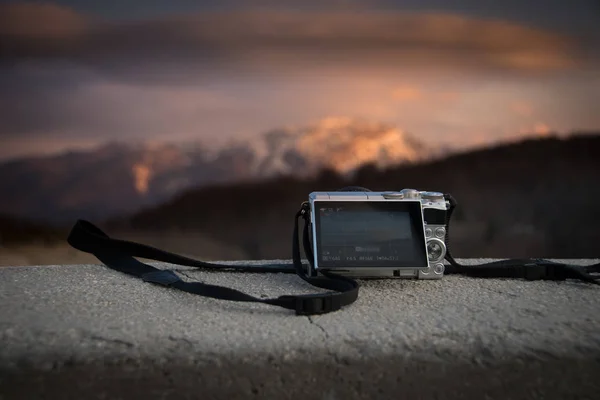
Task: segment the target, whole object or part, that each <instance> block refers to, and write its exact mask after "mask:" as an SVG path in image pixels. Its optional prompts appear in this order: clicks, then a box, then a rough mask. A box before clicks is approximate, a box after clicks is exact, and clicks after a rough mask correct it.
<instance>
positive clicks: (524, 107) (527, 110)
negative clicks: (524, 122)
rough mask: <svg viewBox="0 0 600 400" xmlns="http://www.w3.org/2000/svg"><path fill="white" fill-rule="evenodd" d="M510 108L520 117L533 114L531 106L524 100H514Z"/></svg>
mask: <svg viewBox="0 0 600 400" xmlns="http://www.w3.org/2000/svg"><path fill="white" fill-rule="evenodd" d="M510 109H511V110H512V111H513V112H514V113H515V114H517V115H519V116H522V117H531V116H533V106H532V105H531V104H530V103H528V102H526V101H515V102H513V103H511V104H510Z"/></svg>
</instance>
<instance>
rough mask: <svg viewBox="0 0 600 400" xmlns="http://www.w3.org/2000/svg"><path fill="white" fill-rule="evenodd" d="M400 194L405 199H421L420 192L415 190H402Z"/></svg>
mask: <svg viewBox="0 0 600 400" xmlns="http://www.w3.org/2000/svg"><path fill="white" fill-rule="evenodd" d="M400 193H402V194H403V195H404V198H405V199H419V198H420V197H421V192H419V191H418V190H416V189H402V190H401V191H400Z"/></svg>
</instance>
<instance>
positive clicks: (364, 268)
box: [309, 189, 450, 279]
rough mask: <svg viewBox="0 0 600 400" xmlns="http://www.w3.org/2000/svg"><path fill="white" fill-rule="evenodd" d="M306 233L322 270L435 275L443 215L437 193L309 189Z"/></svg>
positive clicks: (440, 259)
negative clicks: (307, 232)
mask: <svg viewBox="0 0 600 400" xmlns="http://www.w3.org/2000/svg"><path fill="white" fill-rule="evenodd" d="M309 203H310V238H311V243H312V252H313V256H314V263H313V265H311V266H310V267H309V268H310V269H311V270H310V271H309V275H311V276H318V275H319V273H320V272H322V271H329V272H332V273H335V274H338V275H342V276H347V277H352V278H412V279H441V278H442V277H443V276H444V258H445V256H446V239H447V235H446V232H447V229H448V227H447V215H448V210H449V208H450V204H449V202H448V200H447V199H446V198H445V196H444V194H443V193H439V192H429V191H419V190H415V189H402V190H400V191H386V192H370V191H340V192H312V193H310V195H309Z"/></svg>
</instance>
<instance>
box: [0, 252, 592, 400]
mask: <svg viewBox="0 0 600 400" xmlns="http://www.w3.org/2000/svg"><path fill="white" fill-rule="evenodd" d="M461 261H462V262H464V263H465V264H467V263H478V262H481V261H487V260H461ZM571 261H573V262H577V263H579V264H591V263H594V262H597V261H595V260H571ZM269 262H272V261H269ZM254 263H257V264H260V262H254ZM154 265H157V266H160V267H162V268H170V267H172V266H167V265H164V264H160V263H157V264H154ZM176 268H177V270H178V271H179V274H180V275H181V276H182V277H184V278H185V279H187V280H200V281H204V282H210V283H214V284H218V285H223V286H229V287H233V288H237V289H240V290H243V291H245V292H247V293H250V294H253V295H257V296H265V297H275V296H278V295H283V294H291V293H304V292H305V293H314V292H319V291H320V289H317V288H314V287H312V286H309V285H308V284H306V283H305V282H303V281H302V280H301V279H300V278H298V277H297V276H295V275H292V274H242V273H223V272H206V271H198V270H194V269H193V268H185V267H176ZM360 284H361V289H360V293H359V298H358V300H357V301H356V302H355V303H354V304H352V305H351V306H349V307H345V308H344V309H342V310H340V311H337V312H334V313H330V314H325V315H320V316H313V317H306V316H296V315H294V313H293V311H290V310H285V309H282V308H279V307H274V306H269V305H263V304H254V303H234V302H228V301H223V300H214V299H208V298H204V297H200V296H196V295H192V294H188V293H183V292H180V291H177V290H173V289H167V288H163V287H159V286H155V285H152V284H149V283H145V282H143V281H141V280H139V279H137V278H133V277H130V276H127V275H123V274H121V273H118V272H115V271H112V270H110V269H108V268H106V267H104V266H102V265H74V266H44V267H7V268H1V269H0V371H1V372H0V399H16V398H19V399H34V398H36V399H37V398H60V399H93V398H98V399H121V398H132V397H133V398H145V399H149V398H161V399H186V398H195V399H196V398H197V399H236V398H254V397H256V398H276V399H296V398H298V399H332V400H333V399H353V398H369V399H379V398H409V397H415V396H418V397H419V398H436V399H437V398H465V399H467V398H468V399H492V398H493V399H526V398H527V399H529V398H536V399H537V398H545V399H548V398H552V399H554V398H556V399H566V398H569V399H572V398H581V399H593V398H598V397H597V396H598V393H600V380H599V379H598V376H599V375H598V374H599V373H600V312H599V311H600V287H598V286H594V285H589V284H585V283H580V282H575V281H573V282H571V281H567V282H547V281H536V282H528V281H521V280H512V279H509V280H501V279H473V278H464V277H459V276H447V277H445V278H444V279H443V280H441V281H412V280H411V281H409V280H374V281H360Z"/></svg>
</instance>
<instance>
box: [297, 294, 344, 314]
mask: <svg viewBox="0 0 600 400" xmlns="http://www.w3.org/2000/svg"><path fill="white" fill-rule="evenodd" d="M295 305H296V315H316V314H327V313H329V312H332V311H337V310H339V309H341V308H342V306H341V303H340V298H339V296H337V295H333V294H330V295H322V294H318V295H307V296H298V297H296V298H295Z"/></svg>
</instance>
